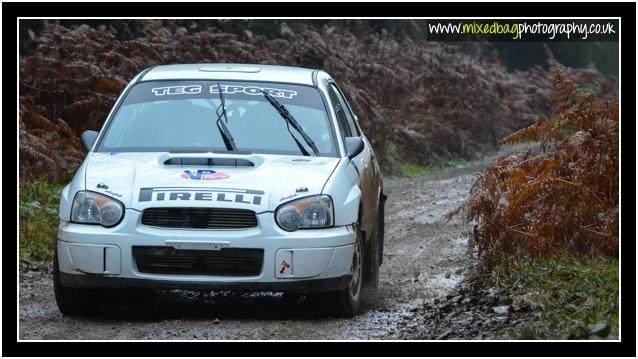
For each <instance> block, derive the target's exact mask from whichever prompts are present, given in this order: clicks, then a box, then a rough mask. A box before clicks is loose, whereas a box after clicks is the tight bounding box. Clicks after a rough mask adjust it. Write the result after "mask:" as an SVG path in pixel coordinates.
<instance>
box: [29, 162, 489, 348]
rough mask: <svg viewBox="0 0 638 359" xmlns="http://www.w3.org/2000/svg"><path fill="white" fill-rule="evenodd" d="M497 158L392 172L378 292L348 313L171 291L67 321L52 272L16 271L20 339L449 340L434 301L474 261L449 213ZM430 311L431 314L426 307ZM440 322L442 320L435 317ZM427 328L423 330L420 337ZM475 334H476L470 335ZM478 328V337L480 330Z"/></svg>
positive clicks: (284, 301) (270, 299) (307, 303)
mask: <svg viewBox="0 0 638 359" xmlns="http://www.w3.org/2000/svg"><path fill="white" fill-rule="evenodd" d="M501 154H502V153H500V154H492V155H489V156H486V158H484V159H482V160H477V161H474V162H471V163H467V164H464V165H461V166H456V167H449V168H445V169H443V170H439V171H436V172H435V173H432V174H424V175H421V176H418V177H413V178H386V179H385V192H386V194H387V195H388V201H387V204H386V234H385V249H384V259H383V265H382V266H381V268H380V271H381V272H380V295H379V299H378V301H377V302H376V303H374V304H369V305H368V306H367V308H366V310H365V311H364V312H363V313H362V314H360V315H358V316H356V317H354V318H350V319H339V318H331V317H329V316H327V315H326V313H325V308H322V305H321V303H316V302H314V301H313V299H312V298H303V297H302V298H300V299H298V300H293V301H291V300H289V299H288V298H285V297H282V295H281V294H279V293H256V294H243V295H242V294H233V293H201V292H190V291H169V292H163V293H160V294H159V295H158V296H156V297H155V298H153V299H152V301H151V303H150V304H143V305H136V304H133V305H132V306H129V307H128V308H127V309H126V310H124V311H121V312H118V313H117V314H113V315H110V316H106V317H104V316H103V317H98V318H77V317H65V316H63V315H62V314H61V313H60V312H59V311H58V309H57V306H56V304H55V299H54V296H53V283H52V279H51V273H50V272H51V270H50V269H47V270H44V271H30V272H22V273H21V274H20V296H19V298H20V304H19V307H20V313H19V316H20V318H19V337H20V338H21V339H128V340H135V339H288V340H290V339H292V340H295V339H300V340H303V339H310V340H312V339H412V338H437V337H441V338H445V337H446V335H445V334H446V330H447V331H448V332H449V328H445V326H443V325H434V324H435V323H429V319H428V318H430V316H428V314H427V313H428V310H427V308H428V307H429V306H430V305H431V304H430V303H439V304H437V305H440V303H445V302H446V301H454V300H456V301H458V300H459V299H460V297H458V296H457V295H456V294H457V291H458V285H459V283H460V281H461V280H462V279H463V278H464V275H465V274H466V273H467V271H468V267H469V266H470V265H471V263H472V257H471V255H470V254H469V253H468V250H467V246H468V238H467V236H466V235H465V234H464V232H467V231H469V230H470V229H471V226H469V225H463V224H462V223H461V222H460V221H458V220H452V221H450V222H447V221H446V219H445V214H447V213H448V212H449V211H451V210H453V209H455V208H456V207H457V206H458V205H460V204H461V202H462V201H463V200H464V199H465V198H466V197H467V195H468V191H469V189H470V186H471V185H472V183H473V180H474V174H475V173H476V172H477V171H478V170H480V169H482V168H484V167H485V166H486V165H488V164H490V163H492V162H493V161H494V160H495V159H496V158H497V157H498V156H499V155H501ZM424 308H426V310H424ZM437 324H438V323H437ZM424 333H425V334H424ZM475 334H476V333H471V335H472V337H474V335H475ZM483 335H484V333H483V334H481V336H483Z"/></svg>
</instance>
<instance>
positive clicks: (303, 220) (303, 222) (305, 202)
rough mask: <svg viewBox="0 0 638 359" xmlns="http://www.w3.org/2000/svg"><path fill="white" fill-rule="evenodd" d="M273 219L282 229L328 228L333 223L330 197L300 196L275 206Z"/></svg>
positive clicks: (290, 230)
mask: <svg viewBox="0 0 638 359" xmlns="http://www.w3.org/2000/svg"><path fill="white" fill-rule="evenodd" d="M275 220H276V221H277V224H278V225H279V227H281V228H282V229H284V230H286V231H289V232H292V231H296V230H298V229H311V228H328V227H332V226H333V225H334V210H333V208H332V199H331V198H330V197H329V196H326V195H319V196H312V197H305V198H300V199H298V200H295V201H291V202H288V203H286V204H283V205H281V206H279V208H277V210H276V211H275Z"/></svg>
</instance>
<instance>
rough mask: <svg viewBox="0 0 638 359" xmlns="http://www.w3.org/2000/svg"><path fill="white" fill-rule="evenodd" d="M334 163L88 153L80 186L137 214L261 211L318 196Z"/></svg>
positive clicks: (274, 157)
mask: <svg viewBox="0 0 638 359" xmlns="http://www.w3.org/2000/svg"><path fill="white" fill-rule="evenodd" d="M208 161H210V162H208ZM185 163H191V164H192V163H206V164H207V165H204V166H202V165H184V164H185ZM209 163H210V164H212V165H210V166H209V165H208V164H209ZM338 163H339V158H332V157H300V156H282V155H261V154H260V155H256V154H252V155H235V154H232V155H231V154H211V153H208V154H174V153H171V154H169V153H156V152H144V153H140V152H137V153H101V152H93V153H90V154H89V158H88V161H87V166H86V172H85V176H86V177H85V179H86V182H85V183H86V189H87V190H90V191H95V192H99V193H103V194H105V195H107V196H110V197H113V198H115V199H118V200H120V201H121V202H122V203H123V204H124V206H125V207H126V208H133V209H137V210H143V209H145V208H149V207H218V208H242V209H250V210H253V211H255V212H257V213H260V212H264V211H272V210H274V209H275V208H276V207H277V206H279V205H280V204H282V203H285V202H288V201H290V200H293V199H295V198H301V197H305V196H308V195H313V194H319V193H321V191H322V189H323V186H324V185H325V183H326V181H327V180H328V178H329V177H330V175H331V174H332V172H333V170H334V169H335V167H336V166H337V164H338ZM215 164H220V165H218V166H216V165H215ZM221 164H223V165H221ZM229 164H232V165H229Z"/></svg>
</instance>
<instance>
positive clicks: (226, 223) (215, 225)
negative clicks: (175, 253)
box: [142, 208, 257, 229]
mask: <svg viewBox="0 0 638 359" xmlns="http://www.w3.org/2000/svg"><path fill="white" fill-rule="evenodd" d="M142 224H145V225H147V226H155V227H170V228H200V229H241V228H253V227H257V215H256V214H255V212H253V211H250V210H246V209H232V208H148V209H145V210H144V213H143V214H142Z"/></svg>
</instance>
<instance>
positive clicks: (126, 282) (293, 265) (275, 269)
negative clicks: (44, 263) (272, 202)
mask: <svg viewBox="0 0 638 359" xmlns="http://www.w3.org/2000/svg"><path fill="white" fill-rule="evenodd" d="M273 217H274V216H273V214H272V213H269V212H267V213H261V214H259V215H258V216H257V218H258V223H259V224H258V226H257V227H255V228H250V229H242V230H199V229H187V230H184V229H167V228H157V227H150V226H146V225H143V224H141V213H140V212H139V211H136V210H132V209H127V210H126V214H125V217H124V220H123V221H122V223H120V224H119V225H117V226H116V227H113V228H104V227H101V226H93V225H82V224H74V223H68V222H61V223H60V227H59V231H58V263H59V269H60V280H61V283H62V284H63V285H65V286H69V287H105V288H107V287H147V288H158V289H159V288H167V289H168V288H191V289H214V290H237V291H326V290H336V289H342V288H345V287H346V286H347V283H348V280H349V275H350V269H351V265H352V255H353V251H354V247H353V243H354V241H355V239H356V234H355V232H354V229H353V228H352V226H344V227H335V228H328V229H317V230H299V231H296V232H286V231H283V230H281V229H280V228H279V227H278V226H277V225H276V223H275V222H274V218H273ZM184 243H186V246H192V245H195V244H196V247H197V248H191V249H198V250H199V249H202V250H205V248H209V249H208V250H211V249H210V248H216V246H217V244H220V243H221V244H222V245H223V246H225V247H228V248H256V249H262V250H263V253H264V257H263V263H262V267H261V271H260V272H259V273H258V274H256V275H250V276H217V275H200V274H197V275H193V274H166V273H164V274H156V273H143V272H141V271H140V270H139V268H138V265H137V263H136V260H135V258H134V256H133V246H172V247H174V248H177V247H176V246H183V245H184ZM208 243H210V245H208ZM181 248H182V247H180V249H181ZM284 262H285V265H284Z"/></svg>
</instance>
